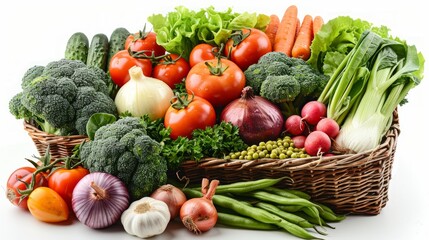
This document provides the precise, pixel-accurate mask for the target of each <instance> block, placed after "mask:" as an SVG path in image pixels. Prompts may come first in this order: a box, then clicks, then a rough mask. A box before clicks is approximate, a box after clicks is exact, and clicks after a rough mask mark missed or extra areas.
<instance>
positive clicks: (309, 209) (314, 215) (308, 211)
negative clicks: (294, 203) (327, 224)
mask: <svg viewBox="0 0 429 240" xmlns="http://www.w3.org/2000/svg"><path fill="white" fill-rule="evenodd" d="M302 211H303V212H305V213H306V214H307V215H309V216H310V217H312V218H314V219H315V221H317V222H316V223H315V224H318V225H319V226H323V223H322V217H320V212H319V210H318V209H317V208H316V207H313V206H311V207H305V208H303V209H302Z"/></svg>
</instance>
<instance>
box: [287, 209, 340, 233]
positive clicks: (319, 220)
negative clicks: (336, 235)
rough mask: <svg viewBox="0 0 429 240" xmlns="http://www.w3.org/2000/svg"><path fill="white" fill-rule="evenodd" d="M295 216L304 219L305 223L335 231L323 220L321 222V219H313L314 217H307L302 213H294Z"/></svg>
mask: <svg viewBox="0 0 429 240" xmlns="http://www.w3.org/2000/svg"><path fill="white" fill-rule="evenodd" d="M295 214H296V215H298V216H300V217H302V218H304V219H307V221H309V222H310V223H313V224H321V226H324V227H329V228H332V229H335V227H333V226H331V225H329V224H328V223H327V222H326V221H325V220H323V218H314V217H312V216H309V215H308V214H306V213H305V212H302V211H299V212H296V213H295Z"/></svg>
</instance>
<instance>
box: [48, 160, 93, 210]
mask: <svg viewBox="0 0 429 240" xmlns="http://www.w3.org/2000/svg"><path fill="white" fill-rule="evenodd" d="M87 174H89V171H88V169H86V168H83V167H80V166H79V167H76V168H72V169H67V168H59V169H56V170H55V171H54V172H53V173H52V174H51V175H50V176H49V180H48V186H49V188H51V189H53V190H54V191H55V192H57V193H58V194H59V195H60V196H61V197H62V198H63V199H64V201H65V202H66V203H67V205H68V206H69V209H72V208H71V207H72V205H71V199H72V194H73V189H74V187H75V186H76V184H77V183H78V182H79V181H80V180H81V179H82V178H83V177H84V176H86V175H87Z"/></svg>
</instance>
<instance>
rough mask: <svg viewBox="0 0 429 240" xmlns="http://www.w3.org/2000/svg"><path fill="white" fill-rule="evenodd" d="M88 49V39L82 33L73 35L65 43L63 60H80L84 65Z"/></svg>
mask: <svg viewBox="0 0 429 240" xmlns="http://www.w3.org/2000/svg"><path fill="white" fill-rule="evenodd" d="M88 49H89V40H88V37H87V36H86V35H85V34H84V33H82V32H76V33H73V34H72V35H71V36H70V38H69V40H68V41H67V45H66V50H65V53H64V58H65V59H69V60H80V61H82V62H84V63H86V60H87V58H88Z"/></svg>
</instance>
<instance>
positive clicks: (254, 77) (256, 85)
mask: <svg viewBox="0 0 429 240" xmlns="http://www.w3.org/2000/svg"><path fill="white" fill-rule="evenodd" d="M266 70H267V68H266V66H265V65H263V64H252V65H250V66H249V67H248V68H247V69H246V70H245V71H244V76H245V77H246V85H247V86H250V87H251V88H252V89H253V92H254V93H255V94H258V95H259V92H260V89H261V84H262V82H263V81H265V79H266V78H267V76H268V75H267V72H266Z"/></svg>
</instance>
